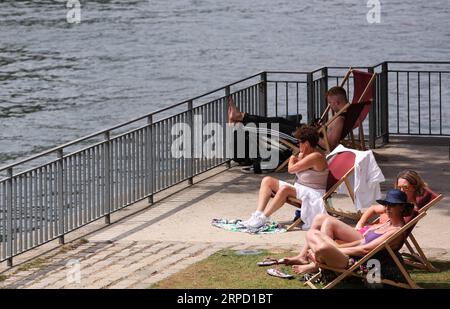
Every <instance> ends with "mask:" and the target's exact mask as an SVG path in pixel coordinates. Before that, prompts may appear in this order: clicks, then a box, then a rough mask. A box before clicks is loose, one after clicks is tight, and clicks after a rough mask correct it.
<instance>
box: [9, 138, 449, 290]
mask: <svg viewBox="0 0 450 309" xmlns="http://www.w3.org/2000/svg"><path fill="white" fill-rule="evenodd" d="M375 154H376V158H377V161H378V163H379V164H380V166H381V167H382V169H383V173H384V174H385V176H386V179H387V181H386V182H385V183H384V184H383V186H382V189H383V190H386V189H388V188H390V187H391V184H392V183H393V179H394V177H395V175H396V174H397V172H398V171H400V170H402V169H406V168H410V169H415V170H417V171H419V172H420V173H421V174H422V175H423V176H424V178H425V179H426V180H427V181H428V183H429V185H430V186H431V187H432V188H433V189H434V190H436V191H437V192H441V193H444V194H445V195H446V196H449V195H450V185H449V184H450V164H449V163H450V160H449V149H448V146H445V147H444V146H436V145H434V146H417V145H411V146H404V145H403V144H402V146H400V145H398V144H389V145H387V146H385V147H383V148H382V149H377V150H376V151H375ZM276 176H277V177H280V176H281V177H282V178H284V179H290V178H291V177H290V176H289V175H286V174H282V175H279V174H278V175H276ZM262 177H264V175H254V174H245V173H242V172H241V170H240V168H237V167H236V168H232V169H230V170H228V171H226V172H223V173H220V174H217V175H215V176H211V177H210V178H207V179H205V180H203V181H201V182H199V183H196V184H195V185H194V186H192V187H190V188H187V189H185V190H182V191H179V192H178V193H174V194H172V195H170V196H168V197H166V198H165V199H164V200H162V201H160V202H157V203H156V204H155V205H153V206H152V207H148V205H147V204H146V201H143V202H141V203H138V204H136V205H134V206H132V207H130V208H128V209H125V210H123V211H120V212H119V213H117V214H115V215H114V216H113V222H114V223H113V224H112V225H110V226H108V227H105V228H100V227H101V226H102V223H101V222H100V223H96V224H93V225H92V226H91V227H87V228H83V229H81V230H79V231H77V232H76V233H74V235H75V236H73V237H72V238H78V240H75V241H73V242H71V243H69V244H67V245H65V246H63V247H56V245H55V244H53V245H51V244H50V245H48V246H47V247H46V248H44V247H41V248H39V249H37V250H34V251H32V252H30V253H27V254H26V255H24V257H18V258H17V259H16V260H17V261H18V263H19V264H18V265H16V266H15V267H13V268H11V269H7V270H5V269H6V268H5V266H4V265H2V268H1V269H3V270H5V271H3V272H2V273H0V276H3V278H2V279H5V280H3V281H0V287H3V288H146V287H149V286H150V285H151V284H152V283H155V282H157V281H159V280H161V279H163V278H166V277H168V276H170V275H172V274H174V273H176V272H178V271H180V270H181V269H184V268H186V267H188V266H189V265H191V264H193V263H195V262H198V261H200V260H202V259H204V258H206V257H208V256H209V255H211V254H213V253H214V252H217V251H218V250H221V249H225V248H228V249H232V250H241V249H257V248H258V249H259V248H266V249H272V248H284V249H293V250H296V249H298V248H299V247H300V245H302V244H303V243H304V234H305V232H303V231H300V230H299V231H293V232H289V233H282V234H272V235H249V234H243V233H233V232H229V231H225V230H221V229H218V228H215V227H212V226H211V224H210V222H211V219H212V218H246V217H248V215H249V214H250V213H251V212H252V211H253V210H254V208H255V205H256V201H257V191H258V188H259V183H260V181H261V179H262ZM174 190H175V189H174ZM449 204H450V203H449V199H448V198H446V199H444V200H443V201H442V202H441V203H440V204H439V205H438V206H436V207H435V208H434V209H432V210H431V211H430V212H429V214H428V215H427V217H425V218H424V220H423V221H422V222H421V223H420V224H418V226H417V227H416V229H415V236H416V238H417V239H418V241H419V242H420V243H421V244H422V246H423V248H424V249H425V252H426V253H427V255H429V256H432V257H434V258H438V259H445V260H450V229H448V228H447V227H448V226H450V208H449V206H450V205H449ZM133 212H134V214H131V215H130V213H133ZM292 215H293V208H291V207H284V208H282V209H281V210H280V211H279V212H278V213H276V214H275V215H274V219H275V220H278V221H287V220H290V219H292ZM93 230H94V231H93ZM81 236H82V237H83V238H79V237H81ZM52 246H53V247H52ZM33 255H34V256H35V258H33V259H31V260H28V261H24V262H22V261H23V259H25V258H29V256H33ZM37 255H39V256H37ZM74 262H75V264H74ZM77 263H79V264H77ZM77 268H78V269H80V273H79V274H80V281H79V282H77V278H78V277H77V276H76V272H75V270H76V269H77Z"/></svg>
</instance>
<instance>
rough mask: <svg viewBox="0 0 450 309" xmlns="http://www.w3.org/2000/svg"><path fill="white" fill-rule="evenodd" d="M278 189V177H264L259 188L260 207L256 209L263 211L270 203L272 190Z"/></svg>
mask: <svg viewBox="0 0 450 309" xmlns="http://www.w3.org/2000/svg"><path fill="white" fill-rule="evenodd" d="M278 189H279V185H278V179H276V178H273V177H270V176H266V177H264V178H263V180H262V181H261V187H260V188H259V197H258V208H257V209H256V210H258V211H261V212H263V211H264V209H265V208H266V206H267V204H268V203H269V200H270V197H271V196H272V192H277V191H278Z"/></svg>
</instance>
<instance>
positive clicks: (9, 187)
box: [6, 168, 13, 267]
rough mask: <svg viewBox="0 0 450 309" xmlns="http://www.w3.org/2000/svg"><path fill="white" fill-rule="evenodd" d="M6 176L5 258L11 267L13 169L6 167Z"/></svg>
mask: <svg viewBox="0 0 450 309" xmlns="http://www.w3.org/2000/svg"><path fill="white" fill-rule="evenodd" d="M7 173H8V174H7V177H8V180H7V181H6V197H7V199H6V204H7V206H6V207H7V208H6V213H7V214H8V221H7V222H6V228H7V235H8V242H7V250H6V256H8V259H7V266H8V267H12V265H13V250H12V249H13V241H12V239H13V228H12V217H13V215H12V211H13V210H12V202H13V199H12V182H13V169H12V168H8V170H7Z"/></svg>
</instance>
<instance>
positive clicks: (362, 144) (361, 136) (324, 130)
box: [319, 67, 377, 153]
mask: <svg viewBox="0 0 450 309" xmlns="http://www.w3.org/2000/svg"><path fill="white" fill-rule="evenodd" d="M353 71H354V70H353V69H352V68H351V67H350V68H349V70H348V71H347V73H346V74H345V76H344V79H343V80H342V82H341V85H340V87H343V86H344V85H345V83H346V82H347V81H348V79H349V78H350V74H351V73H352V72H353ZM376 75H377V74H376V73H373V75H372V78H371V79H370V80H369V82H368V83H367V85H366V87H365V89H364V91H363V92H362V94H361V96H360V97H359V99H358V100H357V101H356V102H347V104H346V105H345V106H344V107H343V108H342V109H341V110H340V111H339V112H337V113H335V114H334V115H333V116H332V117H331V119H329V120H328V121H327V122H326V123H325V124H324V125H323V126H322V127H321V128H320V130H319V132H321V133H323V138H324V141H325V150H326V151H327V152H328V153H329V152H330V151H331V149H330V143H329V141H328V137H327V130H328V126H329V125H330V124H331V123H332V122H333V121H334V120H336V118H337V117H339V116H340V115H341V114H343V113H345V112H346V111H347V110H348V108H349V107H350V106H351V104H360V103H361V100H362V98H364V96H365V95H366V93H367V91H369V89H370V87H372V84H373V82H374V81H375V77H376ZM330 109H331V106H330V104H328V106H327V108H326V109H325V111H324V112H323V113H322V116H321V117H320V119H321V120H322V119H324V117H325V115H327V114H328V112H329V110H330ZM358 130H359V140H360V141H359V142H360V147H357V145H356V142H355V138H354V135H353V130H352V129H351V130H350V132H349V135H350V141H351V145H352V147H353V148H355V149H357V148H359V149H360V150H366V146H365V141H364V129H363V126H362V124H361V125H360V126H359V127H358Z"/></svg>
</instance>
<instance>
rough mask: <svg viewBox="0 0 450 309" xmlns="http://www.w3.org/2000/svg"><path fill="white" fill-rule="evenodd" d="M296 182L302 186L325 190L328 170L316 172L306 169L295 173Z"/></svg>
mask: <svg viewBox="0 0 450 309" xmlns="http://www.w3.org/2000/svg"><path fill="white" fill-rule="evenodd" d="M296 176H297V179H296V182H297V183H299V184H302V185H304V186H307V187H310V188H313V189H319V190H325V189H326V188H327V180H328V168H326V169H325V170H323V171H321V172H318V171H315V170H313V169H307V170H304V171H301V172H297V173H296Z"/></svg>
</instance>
